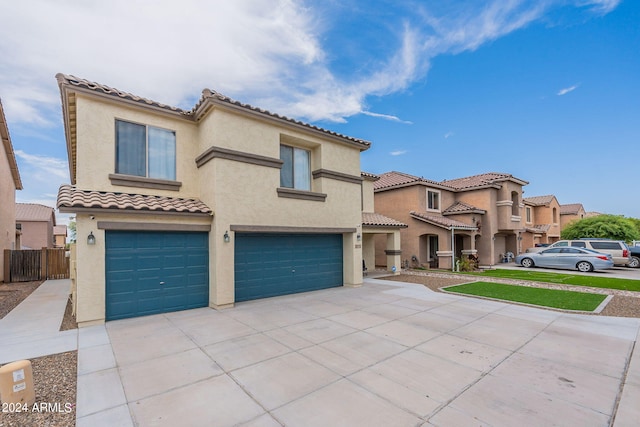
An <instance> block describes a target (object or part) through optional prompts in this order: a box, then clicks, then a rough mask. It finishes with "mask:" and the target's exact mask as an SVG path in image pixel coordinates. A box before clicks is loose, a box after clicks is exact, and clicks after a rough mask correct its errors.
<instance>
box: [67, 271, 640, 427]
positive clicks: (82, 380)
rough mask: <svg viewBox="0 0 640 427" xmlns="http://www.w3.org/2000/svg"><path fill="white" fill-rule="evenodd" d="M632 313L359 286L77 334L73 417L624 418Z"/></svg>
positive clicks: (633, 402) (191, 421)
mask: <svg viewBox="0 0 640 427" xmlns="http://www.w3.org/2000/svg"><path fill="white" fill-rule="evenodd" d="M639 332H640V319H628V318H612V317H602V316H589V315H579V314H567V313H561V312H556V311H550V310H543V309H536V308H531V307H524V306H517V305H512V304H507V303H501V302H496V301H486V300H481V299H474V298H468V297H462V296H455V295H448V294H442V293H436V292H432V291H430V290H429V289H427V288H426V287H424V286H420V285H415V284H407V283H400V282H391V281H380V280H371V279H366V280H365V283H364V285H363V286H362V287H360V288H333V289H327V290H323V291H316V292H309V293H305V294H296V295H289V296H284V297H278V298H269V299H265V300H259V301H250V302H245V303H240V304H237V305H236V307H235V308H232V309H227V310H222V311H216V310H212V309H208V308H203V309H196V310H189V311H182V312H175V313H167V314H162V315H155V316H147V317H141V318H136V319H127V320H120V321H114V322H109V323H107V324H106V325H104V326H94V327H90V328H84V329H81V330H80V333H79V351H78V401H77V425H78V426H91V427H100V426H112V425H119V426H134V425H139V426H151V425H153V426H163V425H167V426H173V425H216V426H235V425H242V426H282V425H286V426H305V427H307V426H327V425H332V426H340V425H342V426H349V427H351V426H367V427H368V426H373V425H381V426H382V425H384V426H425V427H427V426H447V427H449V426H454V427H455V426H468V425H474V426H487V427H490V426H493V427H497V426H512V425H580V426H608V425H612V424H613V425H614V426H615V427H625V426H636V425H637V420H638V419H640V413H639V409H638V405H637V402H638V401H640V356H639V355H638V352H637V351H634V347H635V343H636V341H637V339H638V334H639Z"/></svg>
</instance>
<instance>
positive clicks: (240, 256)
mask: <svg viewBox="0 0 640 427" xmlns="http://www.w3.org/2000/svg"><path fill="white" fill-rule="evenodd" d="M342 282H343V281H342V236H341V235H339V234H338V235H323V234H316V235H309V234H260V233H255V234H253V233H236V237H235V297H236V299H235V300H236V301H246V300H250V299H257V298H265V297H270V296H277V295H286V294H291V293H296V292H306V291H311V290H317V289H325V288H328V287H335V286H341V285H342Z"/></svg>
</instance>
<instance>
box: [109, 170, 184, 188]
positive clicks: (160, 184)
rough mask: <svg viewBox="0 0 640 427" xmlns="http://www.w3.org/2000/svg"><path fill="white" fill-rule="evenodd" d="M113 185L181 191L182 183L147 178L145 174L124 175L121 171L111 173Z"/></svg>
mask: <svg viewBox="0 0 640 427" xmlns="http://www.w3.org/2000/svg"><path fill="white" fill-rule="evenodd" d="M109 179H110V180H111V185H122V186H126V187H138V188H153V189H156V190H170V191H180V187H182V183H181V182H180V181H171V180H168V179H156V178H146V177H143V176H134V175H123V174H120V173H111V174H109Z"/></svg>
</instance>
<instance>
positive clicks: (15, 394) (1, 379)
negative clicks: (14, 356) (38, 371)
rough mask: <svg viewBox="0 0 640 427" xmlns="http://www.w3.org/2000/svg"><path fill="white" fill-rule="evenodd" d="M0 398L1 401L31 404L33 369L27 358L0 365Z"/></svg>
mask: <svg viewBox="0 0 640 427" xmlns="http://www.w3.org/2000/svg"><path fill="white" fill-rule="evenodd" d="M0 399H2V402H3V403H18V404H25V403H26V404H27V405H29V406H31V405H33V404H34V403H35V401H36V392H35V390H34V388H33V370H32V369H31V362H30V361H29V360H18V361H17V362H11V363H7V364H6V365H4V366H2V367H0Z"/></svg>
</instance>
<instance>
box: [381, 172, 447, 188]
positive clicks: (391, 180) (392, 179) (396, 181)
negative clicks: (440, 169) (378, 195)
mask: <svg viewBox="0 0 640 427" xmlns="http://www.w3.org/2000/svg"><path fill="white" fill-rule="evenodd" d="M415 183H423V184H431V185H433V186H435V187H437V188H442V185H440V184H439V183H437V182H436V181H431V180H429V179H425V178H422V177H418V176H414V175H409V174H408V173H403V172H396V171H392V172H385V173H383V174H382V175H380V179H379V180H378V181H376V182H375V184H374V185H373V189H374V190H382V189H387V188H392V187H402V186H405V185H408V184H415Z"/></svg>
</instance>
